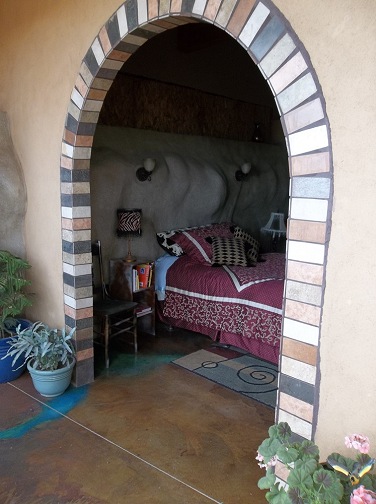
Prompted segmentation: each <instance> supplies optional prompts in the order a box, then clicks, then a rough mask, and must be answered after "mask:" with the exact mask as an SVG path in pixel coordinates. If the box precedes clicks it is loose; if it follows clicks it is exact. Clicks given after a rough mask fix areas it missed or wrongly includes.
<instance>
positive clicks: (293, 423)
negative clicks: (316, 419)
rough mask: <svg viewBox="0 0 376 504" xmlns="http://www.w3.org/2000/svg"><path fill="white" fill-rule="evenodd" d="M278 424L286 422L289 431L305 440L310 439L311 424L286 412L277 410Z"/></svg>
mask: <svg viewBox="0 0 376 504" xmlns="http://www.w3.org/2000/svg"><path fill="white" fill-rule="evenodd" d="M278 422H287V423H288V424H289V426H290V427H291V430H292V431H293V432H295V433H296V434H299V436H302V437H303V438H305V439H309V440H310V439H312V424H311V423H309V422H306V421H305V420H303V419H301V418H298V417H296V416H295V415H292V414H291V413H287V411H284V410H281V409H280V410H279V412H278Z"/></svg>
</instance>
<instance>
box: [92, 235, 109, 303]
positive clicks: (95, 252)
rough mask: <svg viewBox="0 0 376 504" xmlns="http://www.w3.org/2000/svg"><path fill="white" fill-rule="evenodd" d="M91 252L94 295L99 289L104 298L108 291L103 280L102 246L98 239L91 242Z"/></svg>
mask: <svg viewBox="0 0 376 504" xmlns="http://www.w3.org/2000/svg"><path fill="white" fill-rule="evenodd" d="M91 254H92V256H93V266H92V278H93V290H94V296H95V295H96V294H97V293H98V290H99V291H100V293H101V297H102V299H105V298H106V297H108V292H107V288H106V283H105V281H104V273H103V260H102V248H101V242H100V240H96V241H95V242H93V243H92V244H91ZM97 279H98V280H97Z"/></svg>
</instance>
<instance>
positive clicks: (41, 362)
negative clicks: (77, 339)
mask: <svg viewBox="0 0 376 504" xmlns="http://www.w3.org/2000/svg"><path fill="white" fill-rule="evenodd" d="M74 332H75V328H73V329H71V330H70V331H69V332H67V331H66V330H65V329H50V328H49V327H48V326H47V325H46V324H44V323H43V322H35V323H34V324H32V325H30V326H29V327H26V328H25V329H22V330H21V328H20V327H17V334H16V336H14V337H12V338H11V343H10V347H9V349H8V352H7V354H6V355H5V357H3V359H4V358H13V362H15V361H17V359H18V358H19V357H21V358H22V356H23V357H24V361H25V362H27V369H28V370H29V372H30V375H31V378H32V380H33V384H34V387H35V388H36V390H37V391H38V392H39V393H40V394H41V395H43V396H45V397H56V396H58V395H61V394H62V393H63V392H65V390H66V389H67V388H68V386H69V384H70V382H71V378H72V372H73V368H74V365H75V363H76V359H75V348H74V345H73V342H72V337H73V334H74Z"/></svg>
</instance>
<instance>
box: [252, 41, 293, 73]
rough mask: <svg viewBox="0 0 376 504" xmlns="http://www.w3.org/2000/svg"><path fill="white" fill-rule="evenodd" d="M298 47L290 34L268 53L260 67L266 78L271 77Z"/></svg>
mask: <svg viewBox="0 0 376 504" xmlns="http://www.w3.org/2000/svg"><path fill="white" fill-rule="evenodd" d="M295 47H296V45H295V44H294V41H293V40H292V38H291V37H290V35H289V34H288V33H286V35H284V36H283V37H282V38H281V40H280V41H279V42H277V44H276V45H275V46H274V47H273V48H272V49H271V50H270V51H269V52H268V53H267V55H266V56H265V57H264V58H263V59H262V60H261V62H260V64H259V66H260V68H261V70H262V72H263V73H264V74H265V75H266V77H270V76H271V75H272V74H273V73H274V72H275V71H276V70H277V68H278V67H279V66H280V65H282V63H283V62H284V61H285V60H286V59H287V58H288V57H289V56H290V54H291V53H292V52H293V51H294V49H295Z"/></svg>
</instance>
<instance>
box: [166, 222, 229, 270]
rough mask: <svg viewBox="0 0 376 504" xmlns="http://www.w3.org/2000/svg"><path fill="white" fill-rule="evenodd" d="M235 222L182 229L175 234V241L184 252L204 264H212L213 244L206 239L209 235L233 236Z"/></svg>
mask: <svg viewBox="0 0 376 504" xmlns="http://www.w3.org/2000/svg"><path fill="white" fill-rule="evenodd" d="M233 229H234V224H232V223H231V222H222V223H220V224H211V225H209V226H204V227H200V228H197V229H191V230H187V231H182V232H180V233H178V234H176V235H174V242H175V243H177V244H178V245H180V247H181V248H182V249H183V251H184V253H185V254H187V255H189V256H190V257H192V258H193V259H195V260H196V261H198V262H200V263H202V264H208V265H211V260H212V256H213V252H212V245H211V244H210V243H208V242H207V241H206V238H207V237H208V236H221V237H223V238H233V236H234V235H233Z"/></svg>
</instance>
